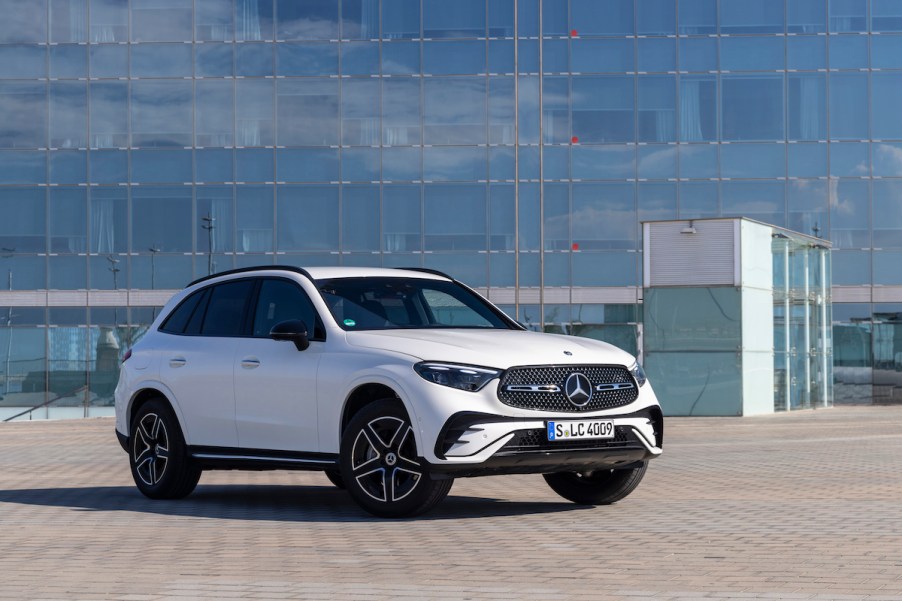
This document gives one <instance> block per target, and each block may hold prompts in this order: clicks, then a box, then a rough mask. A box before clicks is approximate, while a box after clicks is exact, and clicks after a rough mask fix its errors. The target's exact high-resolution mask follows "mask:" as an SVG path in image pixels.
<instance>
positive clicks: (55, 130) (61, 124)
mask: <svg viewBox="0 0 902 601" xmlns="http://www.w3.org/2000/svg"><path fill="white" fill-rule="evenodd" d="M87 101H88V99H87V89H86V87H85V84H84V83H83V82H74V81H72V82H68V81H67V82H52V83H51V84H50V146H51V147H53V148H83V147H85V146H87V130H88V123H87V119H86V118H85V117H86V115H87Z"/></svg>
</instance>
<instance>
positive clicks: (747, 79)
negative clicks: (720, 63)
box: [721, 75, 785, 140]
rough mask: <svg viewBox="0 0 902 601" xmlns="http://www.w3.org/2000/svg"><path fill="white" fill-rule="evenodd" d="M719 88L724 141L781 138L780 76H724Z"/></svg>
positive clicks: (781, 92)
mask: <svg viewBox="0 0 902 601" xmlns="http://www.w3.org/2000/svg"><path fill="white" fill-rule="evenodd" d="M721 88H722V90H723V92H722V93H723V102H722V103H721V107H722V111H723V115H722V123H721V127H722V132H721V135H722V136H723V139H724V140H782V139H783V137H784V135H785V133H784V129H783V77H782V76H781V75H741V76H740V75H724V76H723V77H722V80H721Z"/></svg>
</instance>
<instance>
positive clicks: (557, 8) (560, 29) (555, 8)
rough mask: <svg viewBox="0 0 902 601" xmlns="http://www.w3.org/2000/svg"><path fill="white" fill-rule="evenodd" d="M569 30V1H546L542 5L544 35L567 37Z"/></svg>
mask: <svg viewBox="0 0 902 601" xmlns="http://www.w3.org/2000/svg"><path fill="white" fill-rule="evenodd" d="M490 4H491V2H490ZM569 30H570V29H569V27H568V18H567V0H544V2H543V3H542V35H545V36H551V35H567V32H568V31H569Z"/></svg>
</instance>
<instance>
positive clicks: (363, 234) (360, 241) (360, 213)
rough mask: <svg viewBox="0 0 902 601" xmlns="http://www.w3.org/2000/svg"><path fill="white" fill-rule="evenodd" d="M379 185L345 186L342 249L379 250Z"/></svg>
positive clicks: (342, 207)
mask: <svg viewBox="0 0 902 601" xmlns="http://www.w3.org/2000/svg"><path fill="white" fill-rule="evenodd" d="M378 223H379V186H344V187H343V188H342V195H341V248H342V250H370V251H377V250H379V228H378Z"/></svg>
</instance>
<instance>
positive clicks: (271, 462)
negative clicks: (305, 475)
mask: <svg viewBox="0 0 902 601" xmlns="http://www.w3.org/2000/svg"><path fill="white" fill-rule="evenodd" d="M188 454H189V455H190V456H191V458H192V459H193V460H194V461H195V462H196V463H197V464H198V465H199V466H200V467H201V468H203V469H205V470H255V471H261V470H314V471H322V470H327V469H337V468H338V454H337V453H305V452H301V451H273V450H270V449H243V448H232V447H199V446H189V447H188Z"/></svg>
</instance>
